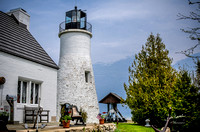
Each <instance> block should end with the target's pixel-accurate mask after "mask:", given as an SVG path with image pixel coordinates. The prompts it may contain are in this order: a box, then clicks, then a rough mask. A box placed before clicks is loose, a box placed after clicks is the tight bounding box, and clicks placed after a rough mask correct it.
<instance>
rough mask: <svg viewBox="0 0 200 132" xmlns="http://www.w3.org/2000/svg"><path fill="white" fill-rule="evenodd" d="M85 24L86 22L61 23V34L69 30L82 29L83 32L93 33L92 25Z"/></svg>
mask: <svg viewBox="0 0 200 132" xmlns="http://www.w3.org/2000/svg"><path fill="white" fill-rule="evenodd" d="M83 23H85V21H83V22H69V23H66V21H64V22H62V23H60V25H59V33H61V32H63V31H65V30H67V29H82V30H87V31H89V32H91V33H92V25H91V24H90V23H88V22H87V23H86V24H83Z"/></svg>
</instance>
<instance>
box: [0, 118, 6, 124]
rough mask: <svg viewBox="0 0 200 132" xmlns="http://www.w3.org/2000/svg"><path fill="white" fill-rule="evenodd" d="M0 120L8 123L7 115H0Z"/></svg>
mask: <svg viewBox="0 0 200 132" xmlns="http://www.w3.org/2000/svg"><path fill="white" fill-rule="evenodd" d="M0 120H2V121H4V123H5V124H6V125H7V124H8V116H0Z"/></svg>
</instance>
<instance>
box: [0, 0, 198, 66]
mask: <svg viewBox="0 0 200 132" xmlns="http://www.w3.org/2000/svg"><path fill="white" fill-rule="evenodd" d="M75 3H77V6H78V8H80V9H82V10H87V11H86V13H87V15H88V22H90V23H91V24H92V26H93V38H92V39H91V41H92V48H91V50H92V51H91V55H92V62H93V64H97V63H103V64H111V63H114V62H117V61H120V60H122V59H126V58H127V57H130V56H133V55H135V54H136V53H138V52H139V51H140V50H141V46H142V45H144V44H145V42H146V39H147V37H148V36H149V35H150V33H151V32H152V33H153V34H157V33H159V34H160V35H161V38H162V39H163V42H164V43H165V45H166V48H167V49H168V50H169V52H170V53H169V56H170V57H171V58H173V60H174V61H173V62H174V63H175V62H177V61H178V60H181V59H184V58H185V56H184V55H181V54H176V52H177V51H182V50H185V49H188V48H190V47H191V46H192V45H194V44H195V42H192V41H191V40H189V39H188V35H187V34H185V33H183V32H181V31H180V28H186V27H192V26H195V25H197V23H194V22H189V21H186V20H177V14H178V13H182V14H186V15H188V12H189V11H191V10H193V9H195V8H196V7H195V6H189V5H188V1H187V0H76V1H75V0H33V1H27V0H0V10H1V11H3V12H8V11H9V10H10V9H14V8H18V7H21V8H23V9H25V10H26V11H27V12H28V14H30V16H31V18H30V32H31V33H32V34H33V36H34V37H35V38H36V40H37V41H38V42H39V43H40V44H41V45H42V47H43V48H44V49H45V50H46V51H47V53H48V54H49V55H50V56H51V57H52V58H53V60H54V61H55V62H56V63H58V60H59V45H60V41H59V38H58V27H59V24H60V23H61V22H62V21H64V20H65V19H64V17H65V12H66V11H68V10H71V9H73V8H74V6H75ZM195 52H199V48H198V49H197V51H195Z"/></svg>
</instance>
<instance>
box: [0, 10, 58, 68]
mask: <svg viewBox="0 0 200 132" xmlns="http://www.w3.org/2000/svg"><path fill="white" fill-rule="evenodd" d="M0 51H2V52H5V53H8V54H12V55H14V56H18V57H21V58H24V59H27V60H30V61H33V62H36V63H39V64H42V65H45V66H48V67H51V68H55V69H58V66H57V65H56V63H55V62H54V61H53V60H52V59H51V57H50V56H49V55H48V54H47V53H46V52H45V50H44V49H43V48H42V47H41V46H40V44H39V43H38V42H37V41H36V40H35V38H34V37H33V36H32V35H31V33H30V32H29V31H28V30H27V29H26V28H25V26H24V25H23V24H22V23H20V22H18V21H17V19H16V18H15V17H14V15H11V16H9V15H7V14H6V13H4V12H2V11H0Z"/></svg>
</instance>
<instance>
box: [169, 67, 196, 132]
mask: <svg viewBox="0 0 200 132" xmlns="http://www.w3.org/2000/svg"><path fill="white" fill-rule="evenodd" d="M173 97H174V113H175V114H176V116H180V115H183V116H185V117H186V122H185V124H183V125H181V127H182V130H184V131H192V130H197V128H200V126H199V122H200V93H199V92H198V87H196V86H195V85H194V84H192V82H191V78H190V75H189V74H188V72H187V71H186V70H180V72H179V74H178V75H177V82H176V88H175V90H174V95H173ZM180 129H181V128H180ZM180 129H179V130H180Z"/></svg>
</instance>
